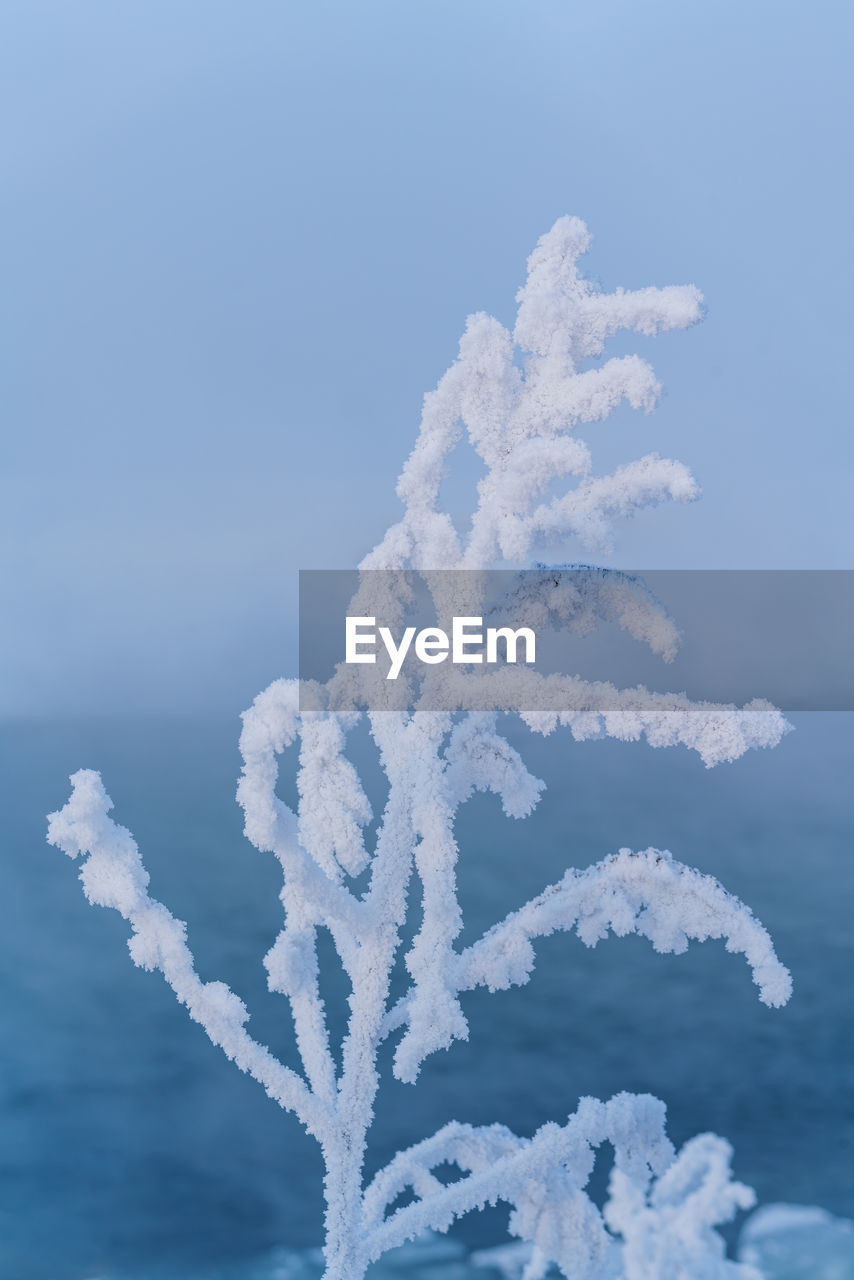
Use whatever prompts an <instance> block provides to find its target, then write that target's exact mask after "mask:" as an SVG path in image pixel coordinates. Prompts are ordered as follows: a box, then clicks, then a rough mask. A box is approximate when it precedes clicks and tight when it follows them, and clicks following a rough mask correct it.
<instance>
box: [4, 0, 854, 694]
mask: <svg viewBox="0 0 854 1280" xmlns="http://www.w3.org/2000/svg"><path fill="white" fill-rule="evenodd" d="M852 25H854V20H852V16H851V10H850V8H849V6H847V5H844V4H842V3H841V2H840V3H828V2H827V0H818V2H817V3H813V4H812V5H810V6H809V7H807V6H806V5H805V4H791V3H773V4H771V3H766V2H765V0H758V2H757V0H751V3H749V4H744V3H743V0H742V2H741V3H732V2H730V0H715V3H713V4H712V3H704V4H700V3H693V2H692V0H678V2H675V0H674V2H672V3H671V2H669V0H667V2H665V0H653V2H651V3H644V4H639V3H637V0H596V3H593V2H592V0H591V2H590V3H571V2H570V0H524V3H522V2H521V0H514V2H512V3H511V2H510V0H453V2H449V0H448V2H446V0H438V2H433V0H431V3H411V4H400V3H392V2H391V0H384V2H383V3H377V2H371V3H343V2H342V0H336V2H335V3H330V2H328V0H320V2H318V3H312V4H311V5H305V4H303V5H296V4H287V3H285V4H283V3H281V2H280V0H277V2H276V3H272V2H268V0H254V2H253V3H252V4H251V5H239V4H235V3H229V4H224V3H218V2H216V0H214V2H211V0H204V2H202V0H192V2H189V0H146V2H145V3H140V2H135V3H128V2H127V0H99V2H98V3H93V2H92V0H76V2H75V4H73V5H68V4H65V3H61V2H60V0H7V3H6V4H5V5H4V6H3V15H2V18H0V26H2V31H0V50H2V52H0V84H2V95H3V99H4V101H3V106H2V111H0V117H2V131H3V154H4V159H3V173H4V184H3V188H4V190H3V194H2V202H3V213H2V220H3V227H4V235H3V237H2V242H3V255H4V262H3V276H4V280H5V288H4V304H3V313H4V314H3V327H4V338H3V343H2V350H3V355H2V366H3V368H2V379H3V391H2V402H3V419H4V427H3V433H2V452H0V458H1V459H2V466H0V483H1V484H2V503H0V511H2V516H1V517H0V519H2V522H3V539H2V575H3V596H4V614H5V616H6V622H5V623H4V627H3V630H2V637H0V653H2V667H1V668H0V712H2V713H5V714H14V715H47V714H51V713H53V712H61V713H63V714H78V713H82V712H90V711H92V712H98V713H103V712H125V711H129V712H135V711H157V710H165V709H174V710H175V711H179V712H183V711H200V710H207V711H210V712H212V713H215V714H229V715H231V714H235V713H236V712H237V711H238V710H239V709H240V708H241V707H242V706H245V705H246V703H247V702H248V701H249V700H250V699H251V697H252V696H253V695H254V693H255V692H257V690H258V689H259V688H260V687H261V686H262V685H263V684H264V683H266V682H267V681H268V680H269V679H272V678H273V677H275V676H276V675H280V674H290V673H292V672H293V671H294V668H295V663H296V653H295V647H294V625H293V619H294V610H295V605H296V573H297V570H298V569H299V568H301V567H302V568H318V567H346V566H348V565H351V564H353V563H354V562H355V561H357V560H358V559H359V558H360V557H361V555H362V554H363V553H364V552H365V551H366V550H367V549H368V548H369V547H370V546H371V545H372V543H373V542H374V541H376V539H377V538H378V536H379V535H380V534H381V533H382V531H383V530H384V529H385V527H386V526H387V525H388V524H389V523H390V522H391V521H392V520H394V519H396V518H397V516H398V514H399V510H400V508H399V504H398V502H397V500H396V498H395V496H394V491H393V490H394V479H395V477H396V475H397V472H398V470H399V467H400V463H401V462H402V460H403V458H404V457H405V456H406V454H407V453H408V451H409V448H410V446H411V443H412V441H413V439H414V435H415V431H416V428H417V422H418V416H419V411H420V402H421V397H422V395H423V393H424V391H426V390H428V389H429V388H430V387H432V386H433V385H434V384H435V382H436V380H437V378H438V377H439V376H440V375H441V373H442V372H443V371H444V369H445V368H446V366H447V365H448V363H449V362H450V360H451V359H452V358H453V356H454V354H455V351H456V345H457V341H458V338H459V334H460V332H461V329H462V325H463V322H464V318H465V316H466V314H467V313H468V312H471V311H474V310H480V309H484V310H488V311H490V312H492V313H493V314H495V315H497V316H498V317H499V318H500V319H502V320H503V321H505V322H506V321H509V320H510V319H511V318H512V315H513V296H514V293H515V291H516V289H517V287H518V285H519V284H520V283H521V280H522V278H523V271H524V262H525V258H526V256H527V254H528V253H529V252H530V250H531V248H532V247H533V245H534V243H535V241H536V239H537V237H538V236H539V235H540V234H541V233H542V232H544V231H545V230H547V229H548V227H549V226H551V224H552V222H553V221H554V219H555V218H556V217H558V216H559V215H560V214H562V213H574V214H577V215H579V216H580V217H582V218H584V219H585V220H586V221H587V223H588V225H589V226H590V228H591V231H592V232H593V235H594V246H593V250H592V252H591V254H590V255H589V258H588V264H589V270H590V272H591V274H592V275H593V276H594V277H596V278H597V279H598V280H600V281H601V283H602V285H603V286H604V287H606V288H613V287H614V286H616V285H618V284H623V285H625V286H627V287H637V286H643V285H646V284H660V285H663V284H676V283H685V282H694V283H696V284H697V285H698V286H699V287H700V288H701V289H702V290H703V292H704V293H705V295H706V298H707V302H708V306H709V313H708V317H707V319H706V320H705V322H704V323H703V324H702V325H701V326H699V327H698V328H696V329H694V330H691V331H690V332H688V333H681V334H672V335H665V336H663V337H660V338H658V339H655V340H654V341H651V342H650V341H646V340H643V339H640V340H637V341H633V342H632V344H631V347H630V348H629V349H637V350H639V351H640V352H641V353H642V354H643V355H645V356H647V357H648V358H650V359H651V361H652V363H653V364H654V366H655V368H656V371H657V373H658V375H659V377H660V379H661V380H662V381H663V383H664V384H665V387H666V389H667V393H668V394H667V397H666V399H665V400H664V401H663V403H662V404H661V405H660V407H659V408H658V410H657V411H656V412H655V413H654V414H653V415H652V416H651V417H648V418H645V417H642V416H640V415H637V414H632V413H629V412H626V413H625V414H622V413H621V414H620V415H618V417H617V418H616V419H614V420H613V421H612V422H610V423H606V424H602V425H599V426H596V427H594V428H590V429H588V431H587V433H586V438H587V439H588V441H589V443H590V444H591V446H592V447H593V450H594V459H595V461H596V463H597V467H601V468H602V469H604V468H605V467H609V466H611V465H613V464H614V463H615V462H619V461H626V460H628V459H629V458H631V457H634V456H639V455H640V454H642V453H645V452H648V451H649V450H651V449H658V450H660V451H661V452H662V453H665V454H670V455H672V456H676V457H678V458H681V459H682V460H684V461H685V462H687V463H688V464H689V465H690V466H691V467H692V468H693V470H694V472H695V474H696V475H697V477H698V479H699V480H700V482H701V484H702V485H703V489H704V499H703V501H702V502H701V503H700V504H697V505H695V506H692V507H687V508H684V507H669V508H662V509H660V510H658V511H656V512H653V513H650V514H648V515H644V516H643V517H642V518H640V519H637V520H635V521H634V522H633V523H632V524H629V525H625V526H624V528H623V533H622V537H621V540H620V545H619V547H618V550H617V554H616V556H615V557H614V560H613V562H614V563H620V564H624V565H632V566H645V567H659V568H664V567H682V568H684V567H716V568H721V567H739V568H752V567H761V568H774V567H788V568H832V567H836V568H846V567H851V563H852V554H851V552H852V520H851V515H850V507H851V502H850V490H851V484H852V479H851V477H852V474H853V473H854V468H852V463H854V458H852V442H851V425H850V424H851V414H850V374H849V373H848V372H847V366H848V364H849V347H850V342H851V333H850V324H849V319H848V317H849V313H850V309H851V302H850V299H851V297H852V280H851V253H850V218H851V203H852V202H851V185H852V180H851V163H850V160H851V137H850V120H851V118H852V105H854V104H852V101H851V98H852V91H851V77H850V65H851V55H852V40H851V35H852ZM455 492H456V495H457V498H458V499H460V500H461V489H459V488H458V490H457V491H455ZM567 554H568V556H572V555H578V549H577V548H572V547H570V548H568V549H567Z"/></svg>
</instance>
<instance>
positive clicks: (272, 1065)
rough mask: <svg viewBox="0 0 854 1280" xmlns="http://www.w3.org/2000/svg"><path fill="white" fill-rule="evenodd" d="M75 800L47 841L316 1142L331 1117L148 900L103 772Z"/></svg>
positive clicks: (86, 776) (152, 965) (146, 963)
mask: <svg viewBox="0 0 854 1280" xmlns="http://www.w3.org/2000/svg"><path fill="white" fill-rule="evenodd" d="M71 786H72V791H71V796H70V798H69V800H68V802H67V804H66V805H65V806H64V808H62V809H60V810H59V812H57V813H53V814H51V815H50V817H49V819H48V824H49V825H48V840H49V842H50V843H51V844H55V845H57V846H58V847H59V848H60V849H62V851H63V853H66V854H68V856H69V857H70V858H76V857H78V856H80V855H88V856H85V857H84V861H83V863H82V865H81V868H80V880H81V882H82V884H83V891H84V893H85V895H86V897H87V899H88V900H89V902H91V903H93V904H95V905H97V906H101V907H112V908H114V909H115V910H116V911H118V912H119V913H120V914H121V915H122V916H124V918H125V919H126V920H127V921H129V923H130V925H131V928H132V930H133V933H132V936H131V938H130V941H129V942H128V949H129V951H130V954H131V958H132V960H133V962H134V964H136V965H138V966H139V967H140V968H141V969H149V970H150V969H158V970H159V971H160V972H161V973H162V974H163V976H164V978H165V979H166V981H167V982H168V983H169V986H170V987H171V988H172V990H173V991H174V992H175V995H176V996H177V997H178V999H179V1001H180V1002H181V1004H183V1005H185V1006H186V1008H187V1011H188V1012H189V1014H190V1017H191V1018H192V1019H193V1020H194V1021H195V1022H198V1023H199V1024H200V1025H201V1026H202V1027H203V1028H204V1029H205V1031H206V1032H207V1034H208V1036H209V1037H210V1039H211V1040H212V1041H213V1043H214V1044H216V1045H218V1046H219V1047H220V1048H221V1049H222V1050H223V1052H224V1053H225V1055H226V1057H227V1058H230V1059H231V1060H232V1061H233V1062H235V1063H236V1064H237V1066H238V1067H240V1069H241V1071H246V1072H248V1074H249V1075H251V1076H252V1077H253V1078H254V1079H255V1080H257V1081H258V1082H259V1083H260V1084H262V1085H263V1086H264V1088H265V1090H266V1091H267V1093H268V1094H269V1095H270V1097H271V1098H274V1099H275V1100H276V1102H278V1103H279V1105H280V1106H282V1107H285V1108H286V1109H287V1110H289V1111H293V1112H295V1113H296V1115H297V1116H298V1117H299V1119H300V1120H301V1121H302V1123H303V1124H304V1125H305V1126H306V1128H307V1129H308V1130H309V1131H310V1132H311V1133H313V1134H315V1136H319V1135H320V1134H321V1133H322V1131H323V1126H324V1123H325V1120H326V1118H327V1117H326V1114H325V1112H324V1109H323V1107H322V1106H321V1105H320V1104H319V1103H318V1101H317V1099H316V1098H314V1097H313V1096H312V1094H311V1092H310V1091H309V1090H308V1089H307V1088H306V1086H305V1084H304V1083H303V1081H302V1080H300V1078H299V1076H297V1075H296V1074H295V1073H294V1072H293V1071H291V1070H290V1068H289V1067H286V1066H283V1065H282V1063H280V1062H279V1061H278V1060H277V1059H276V1058H274V1057H273V1055H272V1054H271V1053H270V1051H269V1050H268V1049H266V1048H265V1047H264V1046H263V1045H260V1044H258V1043H257V1042H256V1041H255V1040H253V1039H252V1037H251V1036H250V1035H249V1034H248V1032H247V1031H246V1029H245V1027H244V1023H245V1022H246V1020H247V1018H248V1016H249V1015H248V1013H247V1011H246V1006H245V1005H244V1004H243V1001H242V1000H241V999H240V998H239V997H238V996H236V995H235V994H234V992H233V991H231V990H229V988H228V987H227V986H226V985H225V983H224V982H202V980H201V979H200V978H199V976H198V974H197V973H196V970H195V967H194V964H193V956H192V953H191V952H190V949H189V947H188V946H187V943H186V930H187V927H186V925H185V924H184V922H183V921H182V920H176V919H175V917H174V916H173V915H172V914H171V913H170V912H169V911H168V910H167V908H166V907H165V906H164V905H163V904H162V903H161V902H158V901H157V900H156V899H154V898H151V897H149V895H148V880H149V877H148V872H147V871H146V870H145V867H144V866H143V864H142V859H141V858H140V856H139V850H138V848H137V845H136V842H135V841H134V839H133V837H132V836H131V834H130V832H129V831H128V830H127V829H126V828H125V827H120V826H118V825H117V824H116V823H115V822H113V820H112V819H111V818H110V817H109V816H108V815H109V811H110V809H111V808H112V807H113V805H112V801H111V800H110V797H109V796H108V795H107V793H106V791H105V790H104V786H103V783H102V782H101V778H100V776H99V774H97V773H95V772H94V771H93V770H92V769H80V770H79V771H78V772H77V773H75V774H73V776H72V778H71Z"/></svg>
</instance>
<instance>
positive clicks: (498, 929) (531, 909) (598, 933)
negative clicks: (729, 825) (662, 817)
mask: <svg viewBox="0 0 854 1280" xmlns="http://www.w3.org/2000/svg"><path fill="white" fill-rule="evenodd" d="M573 929H574V930H575V932H576V933H577V934H578V936H579V938H580V939H581V940H582V942H584V943H585V944H586V945H587V946H588V947H592V946H595V945H596V943H597V942H599V941H600V940H601V939H602V938H605V937H606V936H607V934H608V933H609V932H613V933H614V934H615V935H616V936H617V937H625V936H626V934H629V933H636V934H639V935H640V936H642V937H645V938H648V939H649V940H650V942H651V943H652V945H653V947H654V948H655V950H656V951H660V952H670V953H675V954H679V953H681V952H683V951H685V950H686V948H687V946H688V941H689V939H694V940H696V941H698V942H705V941H706V940H707V939H709V938H723V939H725V941H726V948H727V951H730V952H735V953H738V954H741V955H743V956H744V957H745V959H746V960H747V962H748V964H749V965H750V968H751V970H752V973H753V980H754V982H755V983H756V985H757V986H758V987H759V998H760V999H761V1000H762V1002H763V1004H767V1005H771V1006H772V1007H777V1006H779V1005H783V1004H785V1003H786V1001H787V1000H788V999H789V996H790V994H791V990H792V982H791V977H790V975H789V972H788V970H787V969H786V968H785V967H784V966H783V965H782V964H781V963H780V961H779V960H778V959H777V956H776V954H775V952H774V947H773V944H772V942H771V938H770V937H769V935H768V932H767V930H766V929H765V928H764V927H763V926H762V925H761V924H760V923H759V921H758V920H757V919H756V917H755V916H754V915H753V913H752V912H751V911H750V909H749V907H746V906H745V905H744V903H743V902H741V901H739V899H738V898H736V897H734V896H733V895H732V894H730V893H728V892H727V891H726V890H725V889H724V888H723V886H722V885H721V884H719V882H718V881H717V880H715V879H714V878H713V877H712V876H707V875H703V874H701V873H700V872H699V871H695V870H693V869H692V868H690V867H686V866H683V865H682V864H681V863H679V862H676V861H675V860H674V859H673V858H672V857H671V855H670V854H669V853H667V852H666V851H659V850H657V849H647V850H645V851H644V852H643V853H633V852H632V851H631V850H630V849H621V850H620V852H619V853H618V854H612V855H611V856H610V857H608V858H605V859H604V861H602V862H598V863H596V865H595V866H593V867H589V868H587V869H586V870H584V871H577V870H574V869H570V870H569V871H567V872H566V874H565V875H564V877H563V879H562V880H560V881H559V882H558V883H557V884H553V885H549V887H548V888H547V889H544V890H543V892H542V893H541V894H539V895H538V897H536V898H533V899H532V900H531V901H530V902H529V903H527V904H526V905H525V906H524V907H522V908H520V909H519V910H518V911H514V912H513V913H512V914H511V915H509V916H507V918H506V919H505V920H503V921H502V922H501V923H500V924H497V925H494V926H493V928H492V929H490V930H489V932H488V933H486V934H485V935H484V936H483V937H482V938H481V939H480V941H478V942H475V943H473V944H472V945H471V946H470V947H467V948H466V949H465V950H464V951H463V952H462V953H461V955H460V956H459V961H458V966H459V967H458V971H457V980H458V983H459V987H458V989H459V990H460V991H468V990H471V989H472V988H473V987H476V986H486V987H488V988H489V990H490V991H497V990H503V989H505V988H506V987H509V986H518V985H522V984H524V983H526V982H527V981H528V979H529V978H530V976H531V972H532V970H533V966H534V950H533V947H532V946H531V943H532V941H533V940H534V939H535V938H543V937H548V936H549V935H550V934H552V933H555V932H558V931H561V932H568V931H571V930H573Z"/></svg>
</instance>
